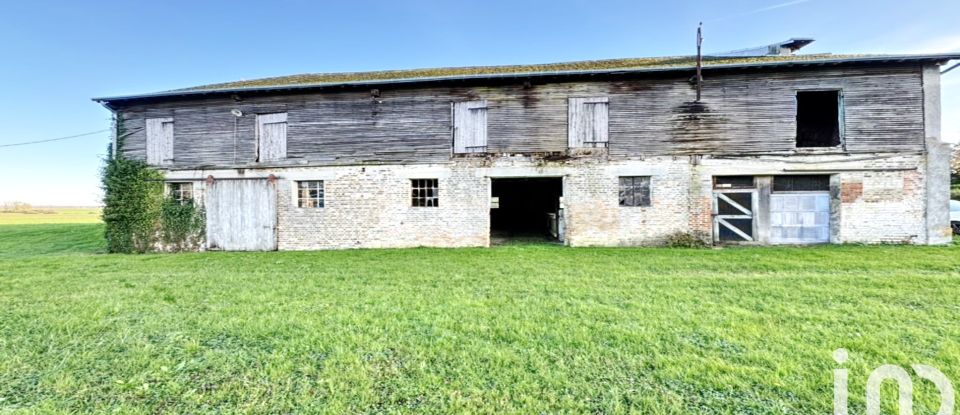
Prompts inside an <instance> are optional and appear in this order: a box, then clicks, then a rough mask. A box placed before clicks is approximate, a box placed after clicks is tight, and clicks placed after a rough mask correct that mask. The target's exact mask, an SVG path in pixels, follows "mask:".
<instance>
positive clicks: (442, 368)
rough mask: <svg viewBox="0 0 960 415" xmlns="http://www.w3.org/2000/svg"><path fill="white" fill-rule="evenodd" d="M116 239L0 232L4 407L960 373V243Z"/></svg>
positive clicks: (318, 400) (137, 407)
mask: <svg viewBox="0 0 960 415" xmlns="http://www.w3.org/2000/svg"><path fill="white" fill-rule="evenodd" d="M101 232H102V227H101V225H99V224H96V223H92V224H91V223H87V224H83V223H81V224H35V225H5V226H0V413H6V412H21V411H22V412H24V413H102V412H119V413H222V412H249V413H288V412H307V413H310V412H321V413H463V412H471V413H538V412H544V413H558V412H566V413H622V412H636V413H650V414H667V413H669V414H694V413H708V414H712V413H716V414H733V413H736V414H767V413H771V414H779V413H795V414H814V413H818V414H826V413H832V399H833V377H832V376H833V370H834V369H836V368H839V367H840V365H838V364H837V363H835V362H834V361H833V360H832V357H831V354H832V352H833V351H834V350H835V349H836V348H838V347H844V348H847V349H848V350H849V351H850V360H849V361H848V362H847V364H845V365H843V367H844V368H846V369H848V370H849V371H850V400H851V413H854V414H859V413H863V402H864V398H863V396H864V384H865V382H866V379H867V376H868V374H869V373H870V371H871V370H873V368H875V367H877V366H879V365H881V364H886V363H890V364H898V365H902V366H905V367H906V366H908V365H909V364H911V363H923V364H928V365H932V366H935V367H937V368H939V369H940V370H942V371H943V372H944V373H945V374H946V375H947V376H949V377H951V378H952V379H953V381H954V385H957V386H960V324H958V323H960V284H958V282H960V247H957V246H953V247H910V246H875V247H863V246H823V247H816V248H789V247H780V248H754V249H708V250H671V249H655V248H647V249H570V248H564V247H560V246H552V245H542V246H541V245H526V246H524V245H515V246H505V247H500V248H494V249H457V250H444V249H409V250H355V251H333V252H279V253H218V252H212V253H195V254H181V255H161V254H158V255H129V256H123V255H105V254H101V253H99V252H100V251H101V250H102V247H103V243H102V242H101V240H100V233H101ZM914 384H915V387H916V393H917V403H916V405H915V407H914V410H915V413H917V414H933V413H935V412H936V410H935V408H936V405H938V399H937V398H936V392H935V388H934V387H933V386H932V385H931V384H930V383H929V382H921V381H920V380H919V378H916V377H914ZM894 395H895V389H894V388H893V386H892V385H887V386H885V389H884V399H885V402H886V403H885V405H886V408H885V412H884V413H890V414H892V413H895V412H894V409H893V408H894V407H893V406H892V403H893V401H894V400H895V398H894Z"/></svg>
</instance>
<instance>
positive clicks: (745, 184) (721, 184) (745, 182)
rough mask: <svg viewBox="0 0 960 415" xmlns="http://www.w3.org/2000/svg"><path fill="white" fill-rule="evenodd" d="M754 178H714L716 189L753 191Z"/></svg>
mask: <svg viewBox="0 0 960 415" xmlns="http://www.w3.org/2000/svg"><path fill="white" fill-rule="evenodd" d="M753 187H754V186H753V176H714V177H713V188H714V189H752V188H753Z"/></svg>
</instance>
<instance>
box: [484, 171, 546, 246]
mask: <svg viewBox="0 0 960 415" xmlns="http://www.w3.org/2000/svg"><path fill="white" fill-rule="evenodd" d="M491 187H492V189H491V192H492V195H491V196H492V197H493V201H492V204H491V206H490V242H491V243H492V244H494V245H496V244H503V243H508V242H512V241H531V242H534V241H557V240H561V239H563V223H562V222H563V219H562V212H561V209H560V197H561V196H563V178H560V177H537V178H509V179H507V178H502V179H497V178H494V179H491Z"/></svg>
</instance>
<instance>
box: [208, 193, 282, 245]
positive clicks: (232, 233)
mask: <svg viewBox="0 0 960 415" xmlns="http://www.w3.org/2000/svg"><path fill="white" fill-rule="evenodd" d="M205 206H206V212H207V248H209V249H219V250H224V251H273V250H276V249H277V188H276V184H275V183H274V182H272V181H269V180H266V179H251V180H216V181H214V182H213V183H211V184H209V185H208V186H207V195H206V203H205Z"/></svg>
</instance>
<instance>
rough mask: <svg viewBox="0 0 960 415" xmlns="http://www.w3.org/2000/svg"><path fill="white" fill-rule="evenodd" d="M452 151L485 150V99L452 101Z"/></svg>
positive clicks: (470, 151)
mask: <svg viewBox="0 0 960 415" xmlns="http://www.w3.org/2000/svg"><path fill="white" fill-rule="evenodd" d="M453 152H454V153H458V154H462V153H486V152H487V101H467V102H454V103H453Z"/></svg>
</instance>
